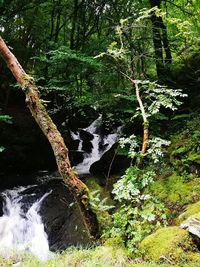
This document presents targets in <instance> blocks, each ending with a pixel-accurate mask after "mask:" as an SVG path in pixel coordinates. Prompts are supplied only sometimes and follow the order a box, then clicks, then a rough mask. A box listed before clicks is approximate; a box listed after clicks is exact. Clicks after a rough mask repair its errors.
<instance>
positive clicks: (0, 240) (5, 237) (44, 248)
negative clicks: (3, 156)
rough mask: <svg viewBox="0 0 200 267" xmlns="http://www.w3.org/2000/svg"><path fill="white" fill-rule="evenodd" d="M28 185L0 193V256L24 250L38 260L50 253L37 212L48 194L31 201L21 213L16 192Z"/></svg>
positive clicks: (44, 258)
mask: <svg viewBox="0 0 200 267" xmlns="http://www.w3.org/2000/svg"><path fill="white" fill-rule="evenodd" d="M30 187H32V186H28V187H19V188H14V189H12V190H6V191H4V192H3V193H1V195H2V197H3V199H4V204H3V213H4V214H3V216H2V217H0V255H1V256H2V257H10V256H11V255H12V254H13V253H18V252H23V251H28V252H30V253H31V254H33V255H34V256H36V257H37V258H38V259H40V260H41V261H45V260H47V259H48V257H49V256H50V251H49V245H48V239H47V235H46V233H45V231H44V225H43V223H42V220H41V216H40V215H39V213H38V212H39V209H40V206H41V203H42V201H43V200H44V199H45V198H46V197H47V196H48V195H49V194H50V192H49V193H46V194H44V195H43V197H41V198H40V199H39V200H37V201H36V202H34V203H33V204H32V205H31V207H30V208H29V209H28V211H27V212H26V213H25V212H24V210H23V209H22V205H23V203H22V198H23V196H22V195H20V193H21V192H23V191H24V190H25V189H27V188H30Z"/></svg>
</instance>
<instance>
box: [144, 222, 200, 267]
mask: <svg viewBox="0 0 200 267" xmlns="http://www.w3.org/2000/svg"><path fill="white" fill-rule="evenodd" d="M140 249H141V251H142V253H143V255H144V258H145V259H146V260H153V261H155V262H159V261H160V260H161V258H163V259H166V261H167V262H170V263H171V264H175V263H184V262H187V261H188V255H190V254H191V253H192V255H195V257H196V256H198V255H199V254H198V253H195V252H196V251H197V248H196V246H195V245H194V244H193V242H192V239H191V237H190V236H189V234H188V232H187V231H185V230H182V229H180V228H179V227H176V226H173V227H166V228H161V229H159V230H158V231H156V232H155V233H154V234H152V235H150V236H148V237H146V238H145V239H144V240H143V241H142V242H141V244H140ZM196 254H197V255H196ZM190 261H192V257H191V260H190ZM199 261H200V257H199Z"/></svg>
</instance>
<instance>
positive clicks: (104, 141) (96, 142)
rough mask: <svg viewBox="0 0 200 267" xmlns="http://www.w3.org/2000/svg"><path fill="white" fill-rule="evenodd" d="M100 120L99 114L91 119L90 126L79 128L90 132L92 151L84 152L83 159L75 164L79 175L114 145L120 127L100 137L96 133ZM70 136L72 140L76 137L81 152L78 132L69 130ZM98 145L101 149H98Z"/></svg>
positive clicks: (87, 171) (81, 142) (85, 172)
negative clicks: (94, 118) (93, 119)
mask: <svg viewBox="0 0 200 267" xmlns="http://www.w3.org/2000/svg"><path fill="white" fill-rule="evenodd" d="M101 122H102V115H100V116H99V117H98V118H97V119H96V120H95V121H93V122H92V124H91V125H90V126H88V127H87V128H83V129H81V130H84V131H86V132H88V133H90V134H92V135H93V139H92V140H91V143H92V151H91V152H90V153H84V160H83V161H82V162H81V163H79V164H77V165H76V166H75V169H76V171H77V173H78V174H80V175H81V174H88V173H89V169H90V166H91V165H92V164H93V163H94V162H96V161H98V160H99V159H100V158H101V157H102V156H103V154H104V153H105V152H106V151H108V150H109V149H110V148H111V147H112V145H114V144H115V143H116V141H117V140H118V136H119V132H120V129H121V127H119V128H118V129H117V132H116V133H113V134H108V135H106V136H103V137H102V136H101V135H100V134H99V133H98V128H99V126H100V125H101ZM71 136H72V138H73V139H74V140H77V139H78V140H79V146H78V151H80V152H83V140H81V138H80V133H79V132H77V133H74V132H71ZM100 145H101V147H102V149H100Z"/></svg>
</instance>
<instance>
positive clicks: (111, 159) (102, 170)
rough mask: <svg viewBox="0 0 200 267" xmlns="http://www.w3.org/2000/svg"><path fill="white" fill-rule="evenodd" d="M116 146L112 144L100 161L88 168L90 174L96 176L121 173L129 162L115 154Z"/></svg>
mask: <svg viewBox="0 0 200 267" xmlns="http://www.w3.org/2000/svg"><path fill="white" fill-rule="evenodd" d="M117 147H118V144H114V145H113V146H112V147H111V148H110V149H109V150H108V151H107V152H105V153H104V154H103V156H102V157H101V158H100V160H98V161H96V162H94V163H93V164H92V165H91V167H90V172H91V173H92V174H96V175H104V176H105V175H107V174H109V175H110V174H116V173H120V172H121V171H123V170H124V169H125V168H127V167H128V166H129V164H130V160H129V159H128V158H127V157H125V156H121V155H117V154H116V149H117Z"/></svg>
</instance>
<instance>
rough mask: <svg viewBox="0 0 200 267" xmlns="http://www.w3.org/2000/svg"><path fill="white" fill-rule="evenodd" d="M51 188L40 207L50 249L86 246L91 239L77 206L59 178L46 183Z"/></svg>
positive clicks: (90, 242) (57, 249)
mask: <svg viewBox="0 0 200 267" xmlns="http://www.w3.org/2000/svg"><path fill="white" fill-rule="evenodd" d="M46 189H47V190H52V192H51V194H50V195H48V196H47V197H46V198H45V199H44V201H43V203H42V205H41V209H40V214H41V216H42V220H43V223H44V225H45V231H46V233H47V235H48V240H49V246H50V249H51V250H52V251H61V250H64V249H66V248H67V247H69V246H72V245H73V246H77V245H81V246H88V245H90V244H92V239H91V237H90V235H89V233H88V232H87V229H86V227H85V225H84V223H83V219H82V215H81V213H80V210H79V207H78V205H77V203H76V201H75V199H74V198H73V196H72V194H71V193H70V192H69V190H68V188H67V187H66V186H65V185H64V184H63V182H62V181H61V180H52V181H50V182H49V183H48V185H47V188H46Z"/></svg>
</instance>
